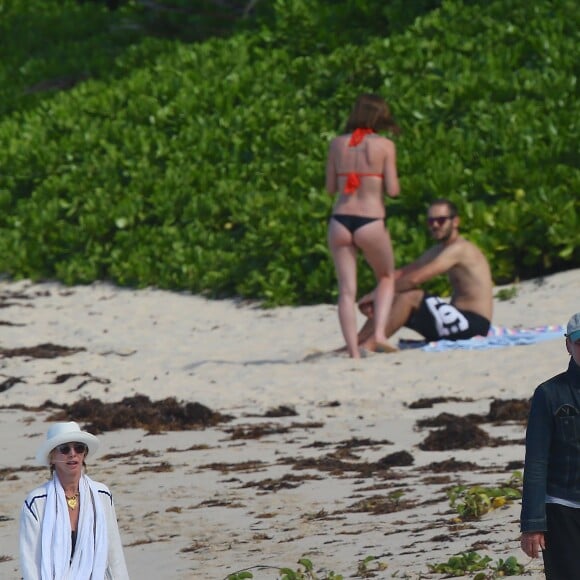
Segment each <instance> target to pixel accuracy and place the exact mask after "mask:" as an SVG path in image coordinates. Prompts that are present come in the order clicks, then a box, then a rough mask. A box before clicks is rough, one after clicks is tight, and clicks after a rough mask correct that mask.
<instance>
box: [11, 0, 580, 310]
mask: <svg viewBox="0 0 580 580" xmlns="http://www.w3.org/2000/svg"><path fill="white" fill-rule="evenodd" d="M268 4H269V8H268V12H263V13H262V14H261V15H260V18H257V17H256V18H255V19H254V20H251V21H250V20H249V19H247V20H248V22H247V25H241V24H239V23H238V25H237V26H236V27H232V29H231V30H230V31H229V32H230V33H231V34H229V35H222V36H221V37H220V38H213V39H207V40H205V41H204V42H197V43H185V42H183V41H182V40H176V39H168V38H167V37H166V38H164V39H163V38H160V37H152V36H149V35H148V34H146V33H145V32H144V31H148V30H151V23H149V26H148V27H145V26H144V24H143V22H144V18H145V17H147V18H150V15H146V14H145V15H144V14H143V10H142V8H140V7H139V6H134V5H133V3H131V2H128V3H126V4H125V5H124V6H123V7H122V8H120V9H119V10H115V11H108V10H107V9H106V8H105V7H103V6H100V5H98V4H96V3H89V4H78V3H76V2H68V1H61V2H57V1H56V0H42V1H40V0H37V1H32V0H30V1H28V2H26V1H24V0H21V1H19V0H12V1H6V2H4V3H2V2H1V1H0V7H1V8H0V49H1V50H2V54H3V59H2V62H1V63H0V81H2V82H1V83H0V87H1V88H0V91H2V92H1V94H0V102H1V103H2V104H1V105H0V142H1V143H2V148H1V149H0V167H1V168H2V169H1V174H0V271H2V272H5V273H8V274H10V275H12V276H17V277H18V276H27V277H32V278H35V279H38V278H44V277H56V278H58V279H60V280H63V281H64V282H66V283H86V282H90V281H92V280H94V279H97V278H100V279H111V280H113V281H115V282H116V283H119V284H126V285H135V286H144V285H155V286H159V287H163V288H173V289H190V290H192V291H194V292H203V293H207V294H209V295H213V296H228V295H241V296H246V297H252V298H259V299H263V300H265V301H266V302H268V303H270V304H299V303H314V302H320V301H330V300H333V299H334V296H335V292H336V282H335V278H334V272H333V267H332V263H331V260H330V258H329V255H328V251H327V249H326V239H325V236H326V233H325V232H326V219H327V216H328V215H329V213H330V207H331V200H330V199H329V198H328V196H327V195H326V194H325V193H324V191H323V187H322V186H323V178H324V176H323V173H324V159H325V155H326V148H327V145H328V142H329V140H330V138H331V137H332V136H334V135H335V134H336V133H337V132H339V131H340V130H341V127H342V125H343V124H344V121H345V119H346V116H347V114H348V111H349V109H350V106H351V104H352V102H353V100H354V98H355V97H356V95H357V94H358V93H360V92H367V91H373V92H378V93H380V94H381V95H383V96H384V97H385V98H386V99H387V100H388V101H389V103H391V105H392V107H393V109H394V110H395V113H396V116H397V119H398V122H399V124H400V125H401V126H402V127H403V130H404V132H403V134H402V135H401V136H400V137H398V138H397V147H398V164H399V170H400V173H401V184H402V194H401V197H400V198H399V199H398V200H395V201H389V202H388V214H389V216H390V217H389V221H388V224H389V228H390V230H391V235H392V237H393V240H394V247H395V253H396V257H397V263H398V264H401V263H404V262H407V261H409V260H412V259H414V258H415V257H416V256H417V255H418V254H419V252H421V251H422V250H423V249H424V248H425V247H426V245H427V244H428V243H429V242H428V240H427V237H426V231H425V228H424V224H423V216H424V212H425V208H426V206H427V204H428V202H429V200H430V199H433V197H450V198H451V199H453V200H454V201H455V202H456V203H457V204H458V205H459V207H460V210H461V213H462V216H463V222H462V225H463V230H464V232H465V233H466V235H467V236H468V237H469V238H470V239H472V240H473V241H475V242H476V243H478V244H479V245H480V246H481V247H482V249H483V250H484V252H485V253H486V254H487V256H488V257H489V259H490V261H491V263H492V270H493V274H494V278H495V280H496V282H507V281H511V280H514V279H516V278H518V277H529V276H535V275H539V274H542V273H545V272H550V271H554V270H557V269H564V268H567V267H572V266H577V265H578V264H579V262H580V253H579V250H578V248H579V247H580V216H579V213H580V212H579V206H580V201H579V195H578V192H579V190H580V172H579V169H578V142H579V136H580V135H579V128H578V119H579V118H580V104H579V100H578V84H577V81H578V72H579V71H578V69H579V66H580V65H579V64H578V63H579V62H580V58H579V49H578V46H580V42H579V41H580V32H579V31H580V26H579V25H580V16H579V11H578V10H577V9H576V2H574V1H573V0H536V1H534V2H529V0H489V1H486V2H474V1H471V2H468V1H467V0H466V1H464V2H462V1H461V0H449V1H444V2H443V3H441V2H437V1H432V2H429V1H428V0H425V1H424V2H422V3H421V2H419V3H417V7H418V10H419V12H421V11H423V12H425V14H424V15H422V16H420V17H418V18H417V19H416V20H414V22H412V23H411V22H407V21H406V20H405V18H404V17H403V11H402V10H401V6H402V4H401V2H399V1H392V2H390V3H388V2H387V3H386V2H383V1H379V0H360V1H355V0H344V1H342V2H339V1H338V0H336V2H333V3H332V5H333V6H334V7H335V10H334V11H332V12H331V11H330V9H329V6H330V3H329V2H325V1H324V0H273V2H271V3H268ZM433 8H435V9H433ZM397 10H399V12H397ZM357 17H358V20H357ZM325 18H326V19H329V18H334V21H333V24H334V25H335V26H338V24H340V23H342V25H341V27H340V28H335V27H334V26H333V27H331V26H327V25H326V22H325ZM381 18H382V19H384V29H385V31H389V30H390V34H389V36H386V35H385V34H386V32H384V33H381V32H380V29H381V26H380V23H381ZM365 30H366V32H365ZM25 31H26V33H25ZM8 47H10V50H8ZM5 54H9V57H8V58H6V59H4V55H5ZM63 78H72V79H73V81H71V83H70V86H72V85H74V87H72V88H67V90H56V88H57V87H55V86H54V84H55V79H63ZM51 82H52V83H53V84H52V85H51V84H50V83H51ZM42 83H44V84H42ZM47 83H48V88H52V87H54V88H52V90H45V89H46V88H47ZM56 84H57V85H58V83H56ZM62 85H63V83H61V84H60V85H58V87H61V88H64V87H62ZM360 273H361V275H360V281H361V289H362V290H368V289H370V288H371V287H372V284H373V281H372V275H371V273H370V271H369V270H368V268H366V267H365V266H363V264H362V263H361V272H360Z"/></svg>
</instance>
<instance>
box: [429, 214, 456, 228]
mask: <svg viewBox="0 0 580 580" xmlns="http://www.w3.org/2000/svg"><path fill="white" fill-rule="evenodd" d="M454 217H455V216H452V215H441V216H438V217H428V218H427V223H428V224H429V225H430V226H432V225H433V224H437V225H438V226H442V225H443V224H444V223H445V222H446V221H447V220H452V219H453V218H454Z"/></svg>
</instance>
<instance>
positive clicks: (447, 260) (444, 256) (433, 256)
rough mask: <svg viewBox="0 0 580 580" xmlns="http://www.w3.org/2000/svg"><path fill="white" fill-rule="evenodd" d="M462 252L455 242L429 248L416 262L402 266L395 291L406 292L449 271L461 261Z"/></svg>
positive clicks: (396, 280)
mask: <svg viewBox="0 0 580 580" xmlns="http://www.w3.org/2000/svg"><path fill="white" fill-rule="evenodd" d="M459 257H460V253H459V252H458V247H457V246H456V245H455V244H452V245H451V246H447V247H443V248H441V246H436V247H434V248H429V249H428V250H427V251H426V252H425V253H424V254H423V255H422V256H421V257H419V258H418V259H417V260H415V262H413V263H411V264H409V265H408V266H405V267H404V268H401V270H400V275H399V276H398V277H397V278H396V279H395V292H405V291H406V290H412V289H414V288H418V287H419V286H420V285H421V284H423V283H424V282H427V281H428V280H431V279H432V278H435V277H436V276H439V275H441V274H446V273H447V272H449V270H450V269H451V268H453V266H455V265H456V264H457V262H458V261H459Z"/></svg>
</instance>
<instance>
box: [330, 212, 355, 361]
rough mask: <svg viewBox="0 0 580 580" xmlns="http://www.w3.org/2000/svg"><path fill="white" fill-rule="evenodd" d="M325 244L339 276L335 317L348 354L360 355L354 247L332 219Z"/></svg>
mask: <svg viewBox="0 0 580 580" xmlns="http://www.w3.org/2000/svg"><path fill="white" fill-rule="evenodd" d="M328 245H329V247H330V251H331V252H332V258H333V260H334V267H335V269H336V277H337V279H338V320H339V322H340V328H341V330H342V335H343V336H344V340H345V342H346V348H347V351H348V354H349V355H350V356H351V357H352V358H360V352H359V347H358V339H357V319H356V288H357V280H356V252H357V251H356V248H355V247H354V246H353V244H352V235H351V234H350V232H349V231H348V230H347V229H346V228H345V227H344V226H343V225H341V224H339V223H338V222H337V221H335V220H333V219H331V220H330V224H329V228H328Z"/></svg>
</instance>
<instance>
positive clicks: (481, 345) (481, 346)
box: [399, 325, 566, 352]
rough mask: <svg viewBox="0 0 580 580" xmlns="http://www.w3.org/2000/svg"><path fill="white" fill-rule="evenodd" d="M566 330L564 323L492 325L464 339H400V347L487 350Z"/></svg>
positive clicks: (561, 334) (547, 337)
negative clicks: (513, 326) (517, 325)
mask: <svg viewBox="0 0 580 580" xmlns="http://www.w3.org/2000/svg"><path fill="white" fill-rule="evenodd" d="M565 332H566V327H565V326H564V325H551V326H538V327H535V328H508V327H505V326H492V327H491V328H490V329H489V332H488V333H487V336H474V337H473V338H469V339H464V340H437V341H433V342H427V341H424V340H404V339H403V340H400V341H399V348H400V349H401V350H406V349H409V348H420V349H421V350H423V351H426V352H442V351H446V350H486V349H490V348H502V347H505V346H521V345H526V344H537V343H538V342H543V341H545V340H554V339H556V338H563V337H564V334H565Z"/></svg>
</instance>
